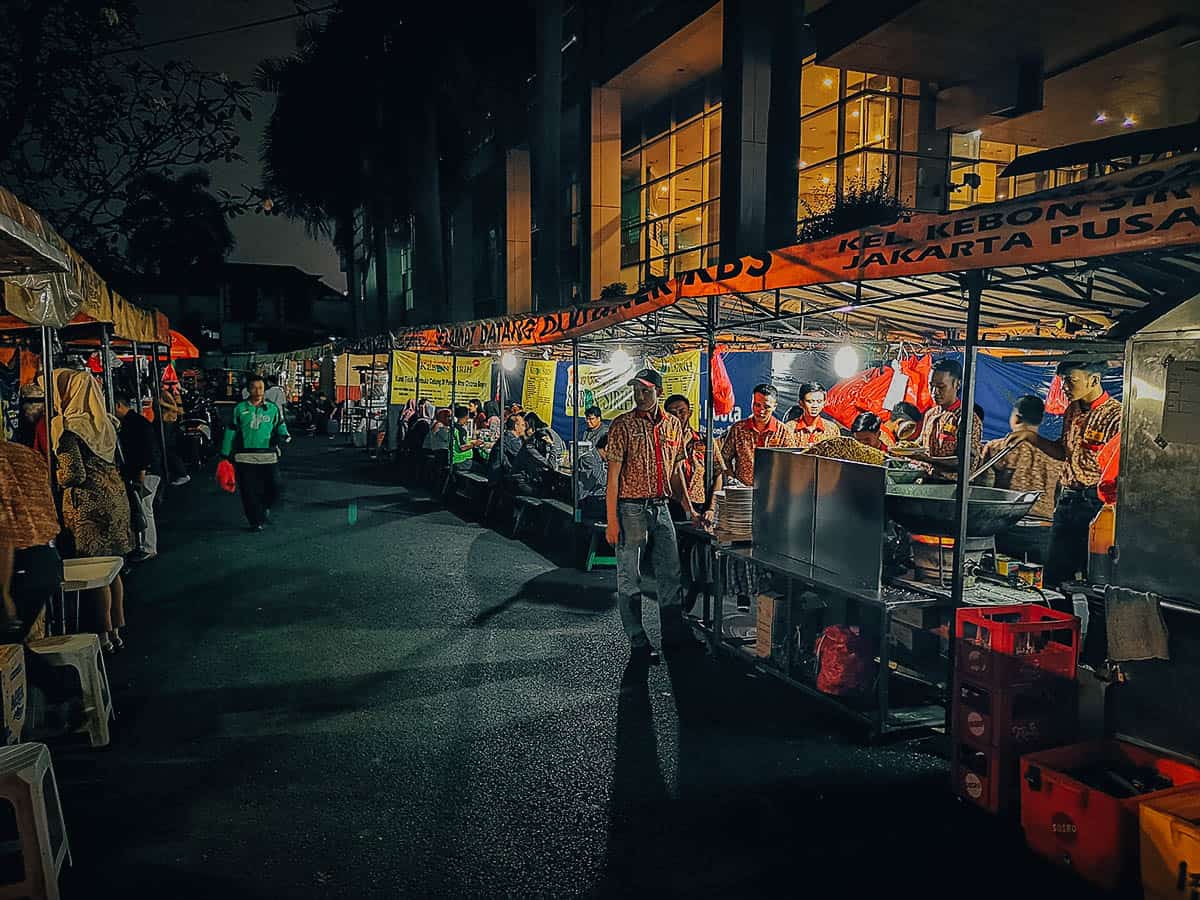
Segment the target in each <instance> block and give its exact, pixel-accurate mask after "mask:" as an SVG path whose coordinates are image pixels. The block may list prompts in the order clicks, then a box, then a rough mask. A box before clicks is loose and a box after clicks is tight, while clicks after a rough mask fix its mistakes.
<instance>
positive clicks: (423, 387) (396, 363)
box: [392, 350, 492, 406]
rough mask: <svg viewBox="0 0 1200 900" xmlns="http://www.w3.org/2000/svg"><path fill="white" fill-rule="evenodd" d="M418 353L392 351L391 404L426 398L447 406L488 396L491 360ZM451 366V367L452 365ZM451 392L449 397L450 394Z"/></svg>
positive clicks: (479, 357) (401, 403)
mask: <svg viewBox="0 0 1200 900" xmlns="http://www.w3.org/2000/svg"><path fill="white" fill-rule="evenodd" d="M417 356H418V354H416V353H413V352H411V351H408V350H395V351H393V352H392V403H393V404H394V405H403V404H405V403H407V402H408V401H409V400H412V399H414V398H418V394H419V395H420V397H428V398H429V399H430V400H431V401H433V403H434V405H436V406H449V405H450V403H451V400H452V399H453V400H454V401H455V402H458V403H466V402H467V401H468V400H476V399H477V400H487V399H488V397H490V396H491V395H492V360H491V359H490V358H489V357H486V356H458V357H451V356H441V355H435V354H431V353H422V354H420V358H421V367H420V378H418V377H417V376H418V372H417ZM452 366H453V368H452ZM452 392H453V398H452V397H451V393H452Z"/></svg>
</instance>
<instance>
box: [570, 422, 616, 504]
mask: <svg viewBox="0 0 1200 900" xmlns="http://www.w3.org/2000/svg"><path fill="white" fill-rule="evenodd" d="M607 446H608V431H607V430H606V431H605V432H604V434H602V435H600V437H599V438H597V439H596V444H595V446H593V447H590V448H589V449H588V450H587V452H586V453H581V454H579V460H578V462H577V463H576V473H575V475H576V477H577V478H578V479H579V511H580V512H581V513H582V514H583V518H584V520H585V521H588V522H603V521H604V515H605V512H604V494H605V491H606V490H607V489H608V460H607V459H605V457H604V448H605V447H607Z"/></svg>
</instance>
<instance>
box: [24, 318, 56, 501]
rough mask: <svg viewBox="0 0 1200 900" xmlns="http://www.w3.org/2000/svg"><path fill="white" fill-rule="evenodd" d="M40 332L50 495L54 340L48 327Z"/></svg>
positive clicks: (51, 482) (44, 326)
mask: <svg viewBox="0 0 1200 900" xmlns="http://www.w3.org/2000/svg"><path fill="white" fill-rule="evenodd" d="M40 331H41V333H42V394H43V397H44V402H45V407H46V411H45V412H44V413H42V421H43V422H45V423H46V469H47V471H49V473H50V493H51V494H53V493H54V488H55V483H54V446H53V441H52V440H51V439H50V422H51V420H52V419H53V418H54V381H53V379H54V340H53V338H51V337H50V326H48V325H43V326H41V329H40ZM18 371H19V369H18ZM18 405H19V404H18Z"/></svg>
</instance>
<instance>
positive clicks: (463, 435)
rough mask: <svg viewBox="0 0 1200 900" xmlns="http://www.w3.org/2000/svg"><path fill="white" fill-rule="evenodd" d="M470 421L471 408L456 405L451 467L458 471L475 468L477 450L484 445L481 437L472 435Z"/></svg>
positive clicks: (451, 442) (467, 470)
mask: <svg viewBox="0 0 1200 900" xmlns="http://www.w3.org/2000/svg"><path fill="white" fill-rule="evenodd" d="M470 422H471V410H470V409H469V408H468V407H466V406H456V407H454V426H453V427H452V428H451V431H450V468H451V469H452V470H453V471H454V472H457V473H462V472H471V471H473V470H474V468H475V451H476V450H477V449H478V448H479V447H481V446H482V445H483V441H481V440H480V439H479V438H476V437H471V435H470V429H469V425H470Z"/></svg>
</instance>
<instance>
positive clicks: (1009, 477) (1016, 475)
mask: <svg viewBox="0 0 1200 900" xmlns="http://www.w3.org/2000/svg"><path fill="white" fill-rule="evenodd" d="M1003 449H1004V440H1003V439H1002V440H998V441H988V442H987V444H985V445H984V448H983V458H984V459H985V460H987V459H991V458H992V457H993V456H995V455H996V454H997V453H999V452H1000V451H1002V450H1003ZM1062 470H1063V464H1062V462H1061V461H1059V460H1057V459H1054V458H1053V457H1050V456H1047V455H1046V454H1045V453H1043V452H1042V451H1041V450H1039V449H1038V448H1037V447H1035V446H1034V445H1033V444H1018V445H1017V446H1016V447H1015V448H1014V449H1012V450H1010V451H1009V452H1008V453H1006V454H1005V455H1004V458H1003V459H1001V460H998V461H997V462H996V464H995V465H994V466H992V471H993V472H995V473H996V487H998V488H1003V489H1005V490H1009V491H1041V492H1042V496H1040V497H1038V499H1037V502H1036V503H1034V504H1033V508H1032V509H1030V510H1029V515H1031V516H1033V517H1034V518H1037V519H1053V518H1054V491H1055V489H1056V488H1057V487H1058V480H1059V478H1060V476H1061V475H1062Z"/></svg>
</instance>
